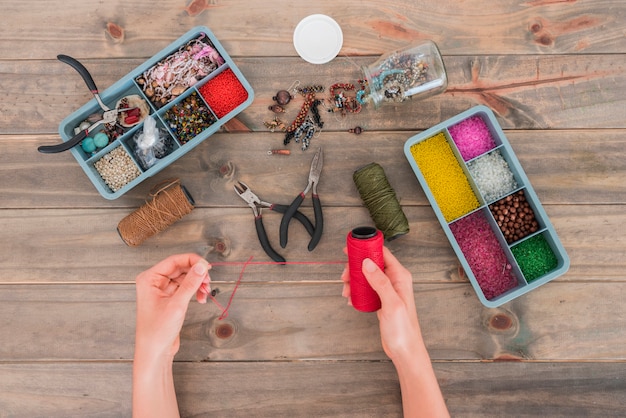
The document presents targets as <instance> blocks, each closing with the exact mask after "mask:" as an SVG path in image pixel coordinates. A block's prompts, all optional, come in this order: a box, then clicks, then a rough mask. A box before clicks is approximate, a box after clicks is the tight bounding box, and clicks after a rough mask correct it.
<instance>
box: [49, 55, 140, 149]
mask: <svg viewBox="0 0 626 418" xmlns="http://www.w3.org/2000/svg"><path fill="white" fill-rule="evenodd" d="M57 59H58V60H59V61H61V62H64V63H66V64H68V65H69V66H71V67H72V68H74V69H75V70H76V71H78V73H79V74H80V75H81V77H82V78H83V81H84V82H85V84H87V87H88V88H89V91H91V93H92V94H93V96H94V98H95V99H96V102H98V105H99V106H100V108H101V109H102V112H103V113H102V119H100V120H98V121H96V122H94V123H93V124H92V125H91V126H89V127H88V128H87V129H83V130H82V131H80V132H79V133H78V134H76V135H74V137H73V138H71V139H69V140H68V141H66V142H62V143H60V144H56V145H42V146H40V147H39V148H37V150H38V151H39V152H41V153H44V154H53V153H57V152H63V151H67V150H68V149H70V148H73V147H75V146H76V145H78V144H80V142H81V141H82V140H83V139H85V138H86V137H87V135H89V133H91V132H92V131H93V130H94V129H96V128H97V127H98V126H99V125H104V124H115V123H117V118H118V115H119V113H120V112H125V111H128V110H130V109H128V108H124V109H113V110H111V109H110V108H109V107H108V106H107V105H105V104H104V102H103V101H102V98H101V97H100V93H99V92H98V87H96V83H95V82H94V81H93V77H91V74H90V73H89V71H87V68H85V66H84V65H83V64H81V63H80V62H79V61H78V60H76V59H74V58H72V57H70V56H67V55H58V56H57Z"/></svg>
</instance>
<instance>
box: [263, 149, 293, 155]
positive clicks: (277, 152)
mask: <svg viewBox="0 0 626 418" xmlns="http://www.w3.org/2000/svg"><path fill="white" fill-rule="evenodd" d="M290 154H291V151H289V150H288V149H271V150H269V151H267V155H290Z"/></svg>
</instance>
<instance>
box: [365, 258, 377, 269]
mask: <svg viewBox="0 0 626 418" xmlns="http://www.w3.org/2000/svg"><path fill="white" fill-rule="evenodd" d="M363 268H364V269H365V271H367V272H369V273H373V272H375V271H376V268H377V266H376V264H375V263H374V262H373V261H372V260H370V259H369V258H366V259H365V260H363Z"/></svg>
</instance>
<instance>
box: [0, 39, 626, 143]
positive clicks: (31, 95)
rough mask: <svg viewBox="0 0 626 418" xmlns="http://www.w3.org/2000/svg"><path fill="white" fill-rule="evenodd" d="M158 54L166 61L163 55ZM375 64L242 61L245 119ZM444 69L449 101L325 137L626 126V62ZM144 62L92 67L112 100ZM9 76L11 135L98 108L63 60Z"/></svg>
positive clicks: (565, 60)
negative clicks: (468, 125)
mask: <svg viewBox="0 0 626 418" xmlns="http://www.w3.org/2000/svg"><path fill="white" fill-rule="evenodd" d="M149 50H154V53H156V52H158V50H156V48H154V47H152V48H151V49H149ZM374 60H375V57H370V58H339V59H336V60H334V61H332V62H331V63H329V64H326V65H324V66H321V67H320V66H314V65H311V64H308V63H306V62H304V61H303V60H301V59H299V58H275V59H272V60H267V59H262V58H238V59H235V63H236V64H237V66H238V67H239V68H240V69H241V71H242V72H243V74H244V75H245V77H246V79H247V80H248V81H249V82H250V84H251V85H252V88H253V89H254V91H255V100H254V102H253V103H252V105H251V106H250V107H249V108H247V109H246V110H245V111H244V112H243V113H242V114H241V115H240V116H239V117H238V119H239V120H240V122H242V123H243V124H244V125H245V126H246V127H247V128H248V129H251V130H254V131H260V132H266V131H267V129H266V128H265V126H264V125H263V122H264V121H267V120H271V119H272V118H273V117H274V114H273V113H271V112H270V111H268V109H267V108H268V106H269V105H270V104H271V103H272V97H273V96H274V95H275V94H276V91H277V90H280V89H287V88H289V87H290V85H291V84H292V83H294V82H295V81H296V80H297V81H299V82H300V83H302V84H303V85H305V84H321V85H322V86H324V87H326V88H328V87H330V86H331V85H332V84H333V83H338V82H344V83H345V82H352V83H356V82H357V79H359V78H363V75H362V74H360V66H361V65H367V64H370V63H372V62H373V61H374ZM444 60H445V64H446V70H447V73H448V78H449V85H448V89H447V91H446V93H444V94H442V95H439V96H435V97H432V98H430V99H427V100H425V101H413V102H407V103H403V104H401V105H396V106H393V105H388V106H382V107H381V108H380V109H378V110H374V109H371V108H365V109H364V110H363V111H362V112H361V113H360V114H358V115H354V114H352V115H349V116H347V117H346V118H341V117H340V116H337V115H324V121H325V125H324V129H325V130H326V131H347V130H348V129H350V128H353V127H354V126H356V125H361V126H362V127H364V128H365V129H366V130H370V131H376V130H400V131H406V130H421V129H426V128H428V127H430V126H433V125H435V124H437V123H439V122H440V121H442V120H445V119H448V118H450V117H452V116H454V115H456V114H458V113H460V112H462V111H464V110H466V109H468V108H469V107H471V106H474V105H477V104H485V105H487V106H489V107H491V108H492V109H493V110H494V111H495V112H496V114H497V115H498V116H499V118H500V122H501V124H502V125H503V127H504V128H505V129H513V128H524V129H527V128H528V129H547V128H549V129H567V128H581V129H589V128H601V129H606V128H624V127H626V125H625V124H624V123H625V119H624V117H623V116H624V112H623V108H624V107H625V105H626V98H625V97H626V75H625V74H626V72H625V71H624V66H623V63H624V61H625V59H624V55H621V54H615V55H567V56H558V55H557V56H554V55H549V56H541V55H530V56H515V55H502V56H493V55H487V56H480V55H478V56H475V55H464V56H446V57H444ZM143 61H144V60H143V59H108V60H103V59H97V60H96V59H94V60H84V64H85V66H86V67H87V68H88V69H89V70H90V72H92V76H93V78H94V80H96V83H97V84H98V86H99V88H100V90H101V91H104V90H105V89H106V88H107V87H109V86H110V85H112V84H113V83H115V82H116V81H117V80H119V79H120V78H122V77H123V76H125V75H126V74H127V73H128V72H130V71H132V70H133V69H134V68H135V67H136V66H138V65H140V64H141V63H142V62H143ZM0 73H2V74H3V77H2V78H0V89H2V91H3V93H4V100H3V101H2V104H0V111H1V113H2V117H3V133H22V134H31V133H45V134H56V132H57V129H58V125H59V123H60V122H61V121H62V120H63V119H64V118H65V117H66V116H68V115H70V114H71V113H72V112H74V111H75V110H76V109H78V108H79V107H81V106H82V105H84V104H85V103H87V102H88V101H89V100H91V99H92V96H91V95H90V93H89V91H88V89H87V88H86V86H85V85H84V82H83V81H82V79H81V78H80V77H79V76H78V74H76V72H75V70H73V69H72V68H70V67H69V66H68V65H66V64H63V63H61V62H58V61H56V62H50V61H45V60H29V61H7V60H2V61H0ZM275 74H280V75H281V76H280V77H276V76H275ZM42 78H45V83H42V82H41V79H42ZM321 97H322V98H328V95H327V94H323V95H322V96H321ZM301 102H302V99H301V98H297V100H294V104H290V105H289V106H288V109H287V110H288V112H287V113H285V114H284V115H281V118H282V119H284V120H285V122H286V123H289V122H290V121H291V120H293V118H295V116H296V114H297V113H298V110H299V108H300V106H299V105H300V104H301ZM33 115H36V117H33ZM57 138H58V137H57Z"/></svg>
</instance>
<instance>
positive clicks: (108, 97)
mask: <svg viewBox="0 0 626 418" xmlns="http://www.w3.org/2000/svg"><path fill="white" fill-rule="evenodd" d="M196 38H201V39H202V40H203V42H207V45H210V46H211V47H213V48H214V49H215V50H216V51H217V53H218V54H219V55H220V56H221V58H222V59H223V61H224V63H223V64H221V65H219V66H218V67H217V68H216V69H215V70H214V71H212V72H210V73H209V74H208V75H206V76H204V77H203V78H201V79H200V80H199V81H198V82H197V83H195V84H194V85H192V86H190V87H188V88H186V89H185V91H184V92H183V93H182V94H180V95H177V96H176V97H175V98H174V99H172V100H171V101H169V102H167V103H166V104H164V105H162V106H161V105H160V104H159V106H156V105H155V104H154V103H152V102H151V101H150V99H149V98H148V97H147V96H146V94H145V93H144V92H143V89H142V88H141V86H140V85H139V84H138V81H137V78H138V77H140V76H141V75H142V74H143V73H144V72H145V71H147V70H149V69H150V68H152V67H153V66H155V65H156V64H158V63H159V62H160V61H162V60H164V59H166V58H167V57H169V56H170V55H171V54H174V53H175V52H177V51H178V50H179V49H180V48H181V47H184V46H185V45H186V44H187V43H188V42H190V41H193V40H194V39H196ZM225 70H231V71H232V72H233V73H234V75H235V77H236V78H237V80H238V81H239V83H240V84H241V87H242V88H243V89H245V91H246V92H247V98H246V99H245V100H244V101H243V102H242V103H240V104H239V105H237V106H236V107H235V108H233V109H232V110H230V111H229V112H228V113H227V114H225V115H222V116H221V117H217V116H216V115H215V112H214V111H213V110H211V109H210V106H208V105H207V106H206V107H207V108H208V109H209V110H210V111H211V113H212V114H213V116H212V117H211V119H212V120H213V123H212V124H210V125H209V126H208V127H206V129H204V130H202V131H201V132H199V133H197V135H196V136H194V137H192V138H191V139H188V138H185V140H184V141H181V140H179V138H178V137H177V136H176V133H175V131H173V130H172V128H171V126H170V124H169V123H168V122H167V121H166V120H165V118H164V115H165V114H166V112H167V111H168V110H169V109H171V108H172V107H174V106H176V105H179V104H181V102H183V101H184V100H185V99H187V98H188V97H189V96H190V95H196V96H197V98H199V99H200V100H202V96H201V94H199V91H200V90H199V89H200V88H201V87H202V86H203V85H204V84H206V83H208V82H210V80H212V79H213V78H215V77H217V76H218V75H219V74H221V73H223V72H224V71H225ZM96 82H97V80H96ZM134 95H138V96H140V97H141V98H143V99H144V100H145V101H146V102H147V103H148V104H149V107H150V116H152V117H153V118H155V119H156V122H157V127H158V128H159V129H161V130H163V131H165V132H167V135H169V136H170V138H169V142H170V144H171V148H172V150H171V152H170V153H169V154H167V155H165V156H163V157H162V158H160V159H158V160H157V161H156V163H155V164H154V165H152V166H150V167H149V168H144V167H142V164H140V163H139V161H138V160H137V158H136V155H134V154H133V149H134V147H135V141H134V139H133V138H134V136H135V134H136V133H138V132H141V131H142V125H143V122H142V123H140V124H138V125H136V126H132V127H131V128H125V129H124V131H123V133H122V134H121V135H120V136H118V137H117V138H115V139H114V140H112V141H111V142H110V143H109V144H108V145H107V146H106V147H104V148H102V149H98V150H97V151H96V152H94V153H86V152H85V151H84V150H83V149H82V148H81V146H80V145H79V146H76V147H74V148H72V149H71V152H72V154H73V155H74V158H76V161H78V163H79V164H80V166H81V167H82V169H83V170H84V171H85V173H86V174H87V176H88V177H89V179H90V180H91V182H92V183H93V185H94V186H95V187H96V189H97V190H98V192H100V194H101V195H102V196H103V197H105V198H106V199H117V198H118V197H120V196H122V195H123V194H124V193H126V192H128V191H129V190H130V189H132V188H133V187H135V186H137V185H138V184H139V183H141V182H142V181H144V180H145V179H147V178H148V177H151V176H153V175H155V174H156V173H158V172H159V171H161V170H163V169H164V168H165V167H167V166H168V165H170V164H171V163H172V162H174V161H176V160H177V159H179V158H180V157H182V156H183V155H185V154H186V153H188V152H189V151H191V150H192V149H193V148H195V147H196V146H197V145H199V144H200V143H201V142H202V141H204V140H205V139H207V138H208V137H209V136H211V135H212V134H214V133H215V132H216V131H218V130H219V129H220V128H221V127H222V125H224V124H225V123H226V122H228V121H229V120H230V119H232V118H233V117H234V116H236V115H237V114H238V113H240V112H241V111H242V110H244V109H245V108H246V107H248V106H249V105H250V104H251V103H252V101H253V99H254V92H253V90H252V87H251V86H250V84H249V83H248V81H247V80H246V79H245V77H244V76H243V74H242V73H241V71H240V70H239V69H238V68H237V66H236V65H235V64H234V63H233V61H232V59H231V58H230V56H229V55H228V54H227V53H226V50H225V49H224V47H223V46H222V45H221V44H220V43H219V41H218V40H217V39H216V38H215V36H214V35H213V33H212V32H211V31H210V30H209V29H208V28H206V27H204V26H198V27H195V28H193V29H191V30H190V31H189V32H187V33H186V34H185V35H183V36H181V37H180V38H179V39H177V40H176V41H175V42H173V43H171V44H170V45H169V46H168V47H166V48H164V49H163V50H161V51H160V52H159V53H157V54H155V55H154V56H153V57H152V58H150V59H149V60H147V61H146V62H144V63H143V64H142V65H140V66H139V67H137V68H135V69H134V70H133V71H131V72H130V73H128V74H127V75H126V76H124V77H123V78H122V79H120V80H119V81H117V82H116V83H114V84H113V85H112V86H111V87H109V88H108V89H106V90H105V91H103V92H100V97H101V98H102V101H103V102H104V103H105V104H106V105H107V106H108V107H110V108H111V109H113V108H114V107H115V106H116V104H117V103H118V101H119V100H120V99H122V98H124V97H127V96H134ZM205 104H206V103H205ZM98 112H100V113H101V112H102V110H101V108H100V107H99V106H98V103H97V102H96V100H95V99H92V100H90V101H89V102H88V103H86V104H85V105H84V106H82V107H81V108H80V109H78V110H77V111H75V112H74V113H72V114H71V115H69V116H68V117H66V118H65V119H63V121H62V122H61V124H60V125H59V134H60V135H61V139H62V140H63V141H64V142H66V141H68V140H69V139H71V138H72V137H73V136H74V135H75V133H74V130H75V128H76V127H77V126H79V125H80V124H81V122H83V121H85V120H86V119H87V118H88V116H89V115H91V114H93V113H98ZM95 133H96V132H93V133H92V134H90V136H91V135H93V134H95ZM118 147H122V149H123V150H124V151H126V152H127V153H128V157H130V159H131V160H132V162H133V163H134V164H135V165H136V166H137V167H136V168H137V170H138V171H136V173H137V172H138V175H137V176H136V177H135V178H133V179H132V180H130V181H128V182H127V183H126V184H124V185H123V186H122V187H120V188H119V189H117V190H112V189H111V187H109V185H107V182H105V180H104V179H103V177H102V176H101V174H100V172H99V171H98V170H97V169H96V163H97V162H98V161H99V160H100V159H102V158H103V157H105V156H108V155H111V154H109V153H110V152H111V151H113V150H115V149H117V148H118ZM115 154H118V153H117V152H116V153H115Z"/></svg>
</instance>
